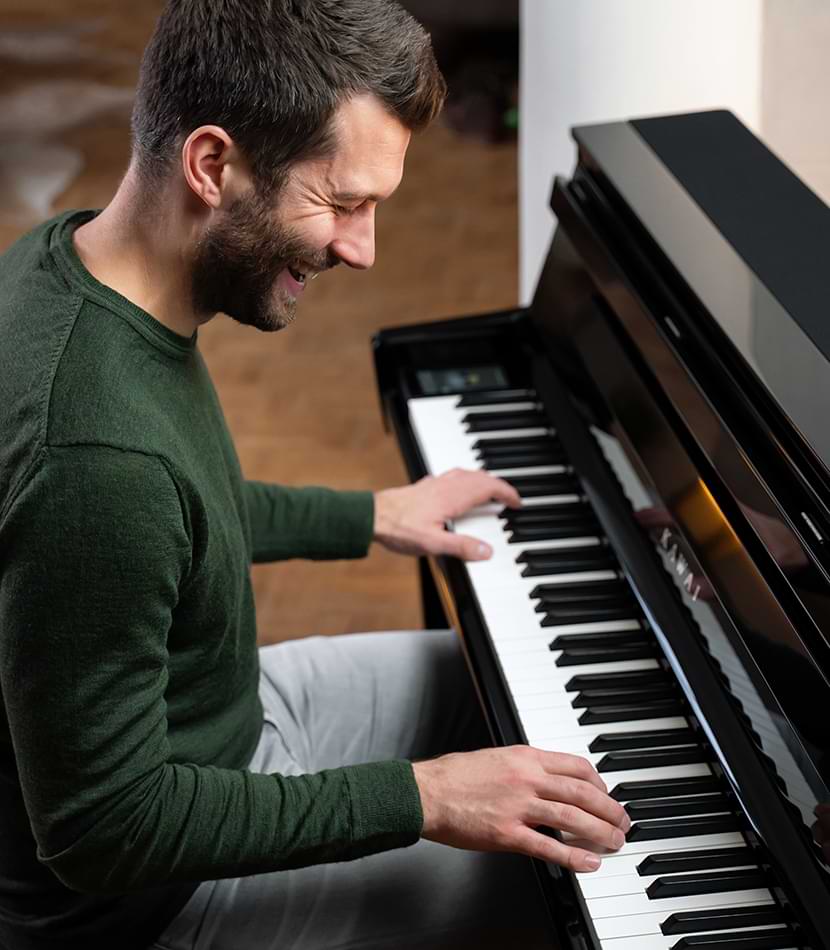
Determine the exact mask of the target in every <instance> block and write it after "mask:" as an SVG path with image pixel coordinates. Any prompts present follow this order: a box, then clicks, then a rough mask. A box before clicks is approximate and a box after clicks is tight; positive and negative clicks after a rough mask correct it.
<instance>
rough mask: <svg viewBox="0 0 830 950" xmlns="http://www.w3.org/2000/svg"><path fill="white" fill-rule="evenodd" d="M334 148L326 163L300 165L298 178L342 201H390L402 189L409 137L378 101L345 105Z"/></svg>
mask: <svg viewBox="0 0 830 950" xmlns="http://www.w3.org/2000/svg"><path fill="white" fill-rule="evenodd" d="M334 137H335V148H334V151H333V153H332V154H330V155H328V156H326V157H325V158H322V159H314V160H311V161H309V162H300V163H299V164H298V165H297V166H296V168H295V171H296V172H297V176H298V177H299V178H300V179H302V178H303V177H307V176H311V177H313V179H314V180H315V181H316V183H317V184H319V185H322V186H323V187H325V188H326V189H327V190H329V191H331V192H338V193H340V194H341V196H349V195H353V196H354V197H355V198H357V197H364V198H365V197H372V198H375V199H377V200H382V199H384V198H388V197H389V195H391V194H392V192H393V191H394V190H395V189H396V188H397V187H398V185H399V183H400V180H401V176H402V175H403V163H404V158H405V156H406V149H407V146H408V145H409V139H410V132H409V130H408V129H407V128H406V127H405V126H404V125H403V123H401V122H400V121H399V120H398V119H397V118H395V116H393V115H391V114H390V113H389V112H388V111H387V109H386V108H385V107H384V106H383V105H382V103H381V102H380V101H379V100H378V99H376V98H375V97H374V96H370V95H361V96H355V97H353V98H352V99H349V100H347V101H346V102H343V103H341V105H340V106H339V107H338V109H337V112H336V113H335V116H334Z"/></svg>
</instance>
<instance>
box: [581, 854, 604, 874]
mask: <svg viewBox="0 0 830 950" xmlns="http://www.w3.org/2000/svg"><path fill="white" fill-rule="evenodd" d="M601 864H602V861H600V859H599V855H596V854H589V855H586V857H585V870H586V871H596V870H598V869H599V866H600V865H601Z"/></svg>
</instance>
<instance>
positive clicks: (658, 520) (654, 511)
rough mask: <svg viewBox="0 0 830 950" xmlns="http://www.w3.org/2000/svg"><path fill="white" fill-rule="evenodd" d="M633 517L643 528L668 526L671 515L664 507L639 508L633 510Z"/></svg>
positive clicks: (670, 521) (670, 522)
mask: <svg viewBox="0 0 830 950" xmlns="http://www.w3.org/2000/svg"><path fill="white" fill-rule="evenodd" d="M634 518H635V519H636V521H637V523H638V524H639V525H640V526H641V527H643V528H668V527H670V526H671V524H672V517H671V515H670V514H669V513H668V511H666V509H665V508H641V509H640V510H639V511H635V512H634Z"/></svg>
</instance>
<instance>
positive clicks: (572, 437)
mask: <svg viewBox="0 0 830 950" xmlns="http://www.w3.org/2000/svg"><path fill="white" fill-rule="evenodd" d="M574 136H575V139H576V141H577V144H578V156H579V157H578V163H577V167H576V169H575V171H574V174H573V176H572V177H571V179H570V180H567V181H566V180H558V181H557V182H556V185H555V188H554V191H553V196H552V207H553V210H554V212H555V214H556V216H557V219H558V223H557V227H556V232H555V235H554V239H553V241H552V245H551V249H550V253H549V256H548V259H547V261H546V264H545V267H544V268H543V271H542V274H541V276H540V280H539V284H538V287H537V290H536V294H535V296H534V300H533V302H532V305H531V306H530V307H529V308H526V309H525V308H521V309H516V310H514V311H505V312H500V313H494V314H484V315H477V316H472V317H464V318H458V319H454V320H447V321H441V322H438V323H434V324H422V325H419V326H414V327H413V326H410V327H407V328H402V329H394V330H387V331H382V332H381V333H379V334H378V335H377V336H376V337H375V339H374V352H375V364H376V371H377V377H378V385H379V391H380V397H381V404H382V409H383V414H384V418H385V420H386V423H387V425H389V426H391V427H392V428H393V429H394V431H395V434H396V436H397V438H398V441H399V443H400V446H401V450H402V452H403V455H404V459H405V461H406V464H407V467H408V470H409V473H410V476H411V477H412V478H417V477H419V476H420V475H422V474H424V472H425V466H424V462H423V459H422V458H421V457H420V453H419V448H418V443H417V440H416V439H415V438H414V437H413V432H412V429H411V427H410V425H409V421H408V409H407V400H409V399H410V398H413V397H417V396H420V395H428V394H430V393H431V392H432V393H435V392H446V391H447V389H448V388H449V389H453V386H454V383H455V382H457V383H459V386H458V389H457V390H456V391H459V392H460V391H464V390H466V389H469V388H473V389H474V388H475V386H476V380H477V379H481V380H485V379H486V380H487V385H492V384H493V382H496V383H498V385H497V386H495V387H493V388H497V389H509V388H511V387H515V388H521V387H526V386H531V387H532V388H533V389H534V390H535V391H536V393H537V394H538V396H539V398H540V400H541V402H542V404H543V407H544V411H545V412H546V413H547V415H548V417H549V419H550V421H551V424H552V426H553V427H555V429H556V430H557V434H558V436H559V437H560V439H561V441H562V444H563V446H564V448H565V450H566V452H567V455H568V457H569V458H570V459H571V460H572V462H573V465H574V468H575V469H576V474H577V475H578V476H579V478H580V480H581V482H582V485H583V487H584V490H585V493H586V494H587V496H588V497H589V500H590V501H591V503H592V505H593V507H594V509H595V511H596V513H597V516H598V518H599V520H600V522H601V524H602V528H603V530H604V532H605V534H606V535H607V537H608V538H609V539H610V542H611V544H612V546H613V549H614V551H615V552H616V554H617V556H618V558H619V561H620V564H621V565H622V569H623V571H624V573H625V576H626V578H627V580H628V581H629V582H630V584H631V586H632V589H633V590H634V592H635V594H636V596H637V597H638V600H639V601H640V604H641V608H642V610H643V612H644V614H645V615H646V616H647V617H648V619H649V622H650V623H651V626H652V627H653V628H654V629H655V631H656V632H657V633H658V636H659V637H660V639H661V643H662V644H663V647H664V651H665V653H666V657H667V659H668V661H669V662H670V664H671V667H672V669H673V671H674V673H675V675H676V676H677V680H678V683H679V684H680V686H681V687H682V689H683V691H684V693H685V695H686V697H687V699H688V702H689V703H690V704H691V706H692V709H693V710H694V714H695V717H696V720H697V722H698V725H699V727H700V729H701V730H702V731H703V732H704V733H705V735H706V737H707V739H708V741H709V742H710V743H711V746H712V748H713V749H714V751H715V752H716V753H717V756H718V760H719V763H720V768H721V770H722V772H723V775H724V777H725V778H726V779H727V780H728V782H729V785H730V788H731V790H732V793H733V795H734V797H735V800H736V802H739V803H740V807H741V814H742V817H743V821H744V825H745V830H746V833H747V835H748V838H749V840H750V841H751V842H752V843H753V847H754V849H755V852H756V860H757V861H758V862H759V863H760V864H761V866H762V867H764V868H765V870H766V871H768V872H769V874H770V879H771V881H772V882H773V890H774V892H775V893H776V895H777V897H778V900H779V901H780V904H781V906H782V908H783V909H784V912H785V915H786V919H787V920H789V921H790V924H791V925H792V926H793V927H795V928H796V929H797V931H798V934H799V936H798V938H797V939H798V941H799V943H800V945H802V946H804V947H810V948H813V950H818V948H822V947H827V948H830V869H829V868H828V862H827V855H825V854H824V852H823V850H822V847H821V841H823V832H819V834H818V837H819V839H820V841H819V842H816V841H815V840H814V836H815V833H816V832H815V829H814V827H813V826H814V825H815V824H816V817H815V815H814V814H813V810H814V808H816V806H820V805H821V804H822V803H830V792H828V786H830V682H828V680H829V679H830V427H828V425H827V424H826V417H827V414H828V410H827V408H826V407H827V406H830V361H829V360H828V357H830V325H828V322H827V320H826V318H825V315H824V314H825V309H826V302H827V301H828V300H830V268H828V267H827V266H826V263H825V260H826V254H827V253H828V251H830V210H828V209H827V208H826V207H825V206H824V205H823V204H822V203H821V202H820V201H819V200H818V199H817V198H816V197H815V196H814V195H813V194H812V193H811V192H809V190H808V189H807V188H806V187H805V186H804V185H803V184H802V183H801V182H799V181H798V179H797V178H795V176H794V175H793V174H792V173H791V172H790V171H789V170H788V169H787V168H786V167H785V166H783V164H781V163H780V162H779V161H778V160H777V159H776V158H775V156H773V155H772V154H771V153H770V152H769V151H768V150H767V149H766V148H765V147H764V146H763V144H762V143H760V142H759V141H758V140H757V139H756V138H755V137H754V136H752V134H751V133H750V132H749V131H748V130H746V129H745V128H744V127H743V126H742V125H741V124H740V122H738V120H737V119H736V118H735V117H734V116H732V115H731V114H729V113H726V112H713V113H699V114H692V115H683V116H668V117H662V118H656V119H647V120H636V121H632V122H622V123H614V124H610V125H600V126H590V127H583V128H579V129H576V130H575V131H574ZM430 387H432V388H430ZM432 571H433V576H435V577H436V578H437V580H438V587H439V588H440V594H441V602H442V603H443V605H444V608H445V612H447V613H448V615H449V618H450V620H451V621H452V622H453V623H455V624H457V625H458V626H459V627H460V629H461V631H462V633H463V635H464V641H465V647H466V650H467V653H468V659H469V661H470V665H471V669H472V671H473V675H474V677H475V679H476V683H477V687H478V689H479V693H480V696H481V699H482V703H483V705H484V708H485V710H486V712H487V716H488V721H489V723H490V726H491V731H492V732H493V736H494V739H495V741H497V742H500V743H507V742H514V741H517V737H520V736H521V729H520V728H519V727H518V725H517V716H516V711H515V707H514V705H513V702H512V699H511V696H510V691H509V688H508V686H507V684H506V682H505V680H504V677H503V675H502V671H501V668H500V666H499V663H498V662H497V661H496V659H495V657H494V655H493V651H492V649H491V648H490V647H489V646H488V636H487V624H486V618H485V617H483V616H481V614H480V612H479V610H478V607H477V603H476V600H475V597H474V595H473V593H472V590H471V587H470V583H469V579H468V577H467V575H466V572H465V569H464V567H463V565H461V564H460V563H458V562H450V561H447V560H446V559H439V560H438V561H437V562H436V563H434V564H433V565H432ZM424 576H425V577H426V576H427V575H426V572H424ZM435 603H437V600H435V601H433V609H434V607H435ZM819 811H820V812H821V809H820V808H819ZM822 814H824V813H822ZM823 821H824V822H825V823H826V824H827V825H828V826H830V819H828V818H827V817H826V815H825V817H824V818H823ZM827 837H828V839H830V833H828V835H827ZM827 850H828V852H830V847H828V849H827ZM559 877H560V878H567V875H559ZM559 883H562V884H563V886H562V887H559V884H557V885H556V887H555V888H554V891H556V896H555V898H554V899H553V900H554V908H555V912H554V916H555V917H557V918H558V927H559V930H558V939H559V940H560V942H561V943H562V945H563V946H568V947H577V946H580V947H593V948H597V947H598V946H599V943H598V941H597V940H596V936H595V934H594V932H593V930H592V927H591V924H590V921H589V920H585V919H583V920H582V921H581V922H580V915H581V914H582V915H583V917H584V907H583V906H582V904H581V902H580V900H579V898H578V897H577V898H576V899H575V898H574V894H573V891H572V890H569V889H568V887H567V880H565V881H564V882H561V881H560V882H559ZM673 943H674V941H672V942H671V943H667V946H671V945H673Z"/></svg>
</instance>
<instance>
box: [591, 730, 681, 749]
mask: <svg viewBox="0 0 830 950" xmlns="http://www.w3.org/2000/svg"><path fill="white" fill-rule="evenodd" d="M695 742H697V737H696V735H695V733H694V730H692V729H644V730H643V731H642V732H607V733H603V734H602V735H600V736H597V737H596V738H595V739H593V740H592V742H591V744H590V745H589V746H588V750H589V751H590V752H617V751H625V750H626V749H663V748H665V747H667V746H684V745H693V744H694V743H695Z"/></svg>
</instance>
